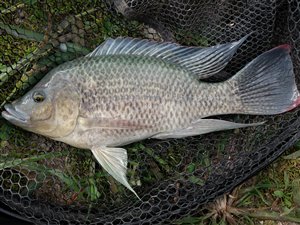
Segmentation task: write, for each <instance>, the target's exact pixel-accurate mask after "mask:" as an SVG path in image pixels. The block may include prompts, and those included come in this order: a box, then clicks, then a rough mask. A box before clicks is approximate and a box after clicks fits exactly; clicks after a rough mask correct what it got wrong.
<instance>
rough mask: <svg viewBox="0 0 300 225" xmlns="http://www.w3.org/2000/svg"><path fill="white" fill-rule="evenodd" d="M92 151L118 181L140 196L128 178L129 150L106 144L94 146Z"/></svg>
mask: <svg viewBox="0 0 300 225" xmlns="http://www.w3.org/2000/svg"><path fill="white" fill-rule="evenodd" d="M91 150H92V153H93V155H94V156H95V158H96V159H97V161H98V162H99V163H100V165H101V166H102V167H103V168H104V169H105V170H106V171H107V172H108V173H109V174H110V175H111V176H112V177H113V178H114V179H116V180H117V181H118V182H120V183H121V184H123V185H124V186H125V187H127V188H128V189H129V190H130V191H132V192H133V193H134V194H135V195H136V196H137V197H138V199H140V198H139V196H138V195H137V193H136V192H135V191H134V190H133V189H132V187H131V186H130V184H129V183H128V181H127V178H126V172H127V151H126V150H125V149H123V148H108V147H105V146H100V147H93V148H92V149H91Z"/></svg>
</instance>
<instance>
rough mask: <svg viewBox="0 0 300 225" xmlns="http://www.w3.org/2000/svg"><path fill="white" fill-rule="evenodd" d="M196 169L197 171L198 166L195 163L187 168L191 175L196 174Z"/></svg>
mask: <svg viewBox="0 0 300 225" xmlns="http://www.w3.org/2000/svg"><path fill="white" fill-rule="evenodd" d="M195 169H196V164H195V163H191V164H189V165H188V166H187V171H188V172H189V173H192V172H194V171H195Z"/></svg>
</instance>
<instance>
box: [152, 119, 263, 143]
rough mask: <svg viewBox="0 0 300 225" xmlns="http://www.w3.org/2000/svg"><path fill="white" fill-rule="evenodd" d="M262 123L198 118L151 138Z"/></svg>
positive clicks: (199, 133) (165, 137)
mask: <svg viewBox="0 0 300 225" xmlns="http://www.w3.org/2000/svg"><path fill="white" fill-rule="evenodd" d="M263 123H264V122H261V123H250V124H244V123H234V122H230V121H226V120H217V119H200V120H198V121H196V122H194V123H192V124H191V125H190V126H188V127H185V128H182V129H178V130H173V131H168V132H163V133H158V134H156V135H155V136H152V137H151V138H156V139H168V138H184V137H189V136H196V135H201V134H206V133H211V132H215V131H221V130H230V129H236V128H243V127H249V126H257V125H262V124H263Z"/></svg>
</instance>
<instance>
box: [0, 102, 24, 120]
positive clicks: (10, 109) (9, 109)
mask: <svg viewBox="0 0 300 225" xmlns="http://www.w3.org/2000/svg"><path fill="white" fill-rule="evenodd" d="M4 109H5V110H4V111H3V112H2V113H1V114H2V116H3V117H4V118H5V119H6V120H8V121H10V122H11V123H13V124H16V125H22V124H24V125H25V124H28V122H29V119H30V118H29V116H28V115H26V114H25V113H23V112H20V111H18V110H17V109H16V108H15V107H14V106H13V105H11V104H6V105H4Z"/></svg>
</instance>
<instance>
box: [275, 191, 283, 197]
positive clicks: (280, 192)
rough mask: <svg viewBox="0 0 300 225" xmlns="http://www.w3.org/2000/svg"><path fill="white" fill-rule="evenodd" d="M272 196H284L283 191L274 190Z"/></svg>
mask: <svg viewBox="0 0 300 225" xmlns="http://www.w3.org/2000/svg"><path fill="white" fill-rule="evenodd" d="M273 194H274V196H276V197H277V198H283V197H284V193H283V192H282V191H279V190H277V191H274V193H273Z"/></svg>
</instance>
